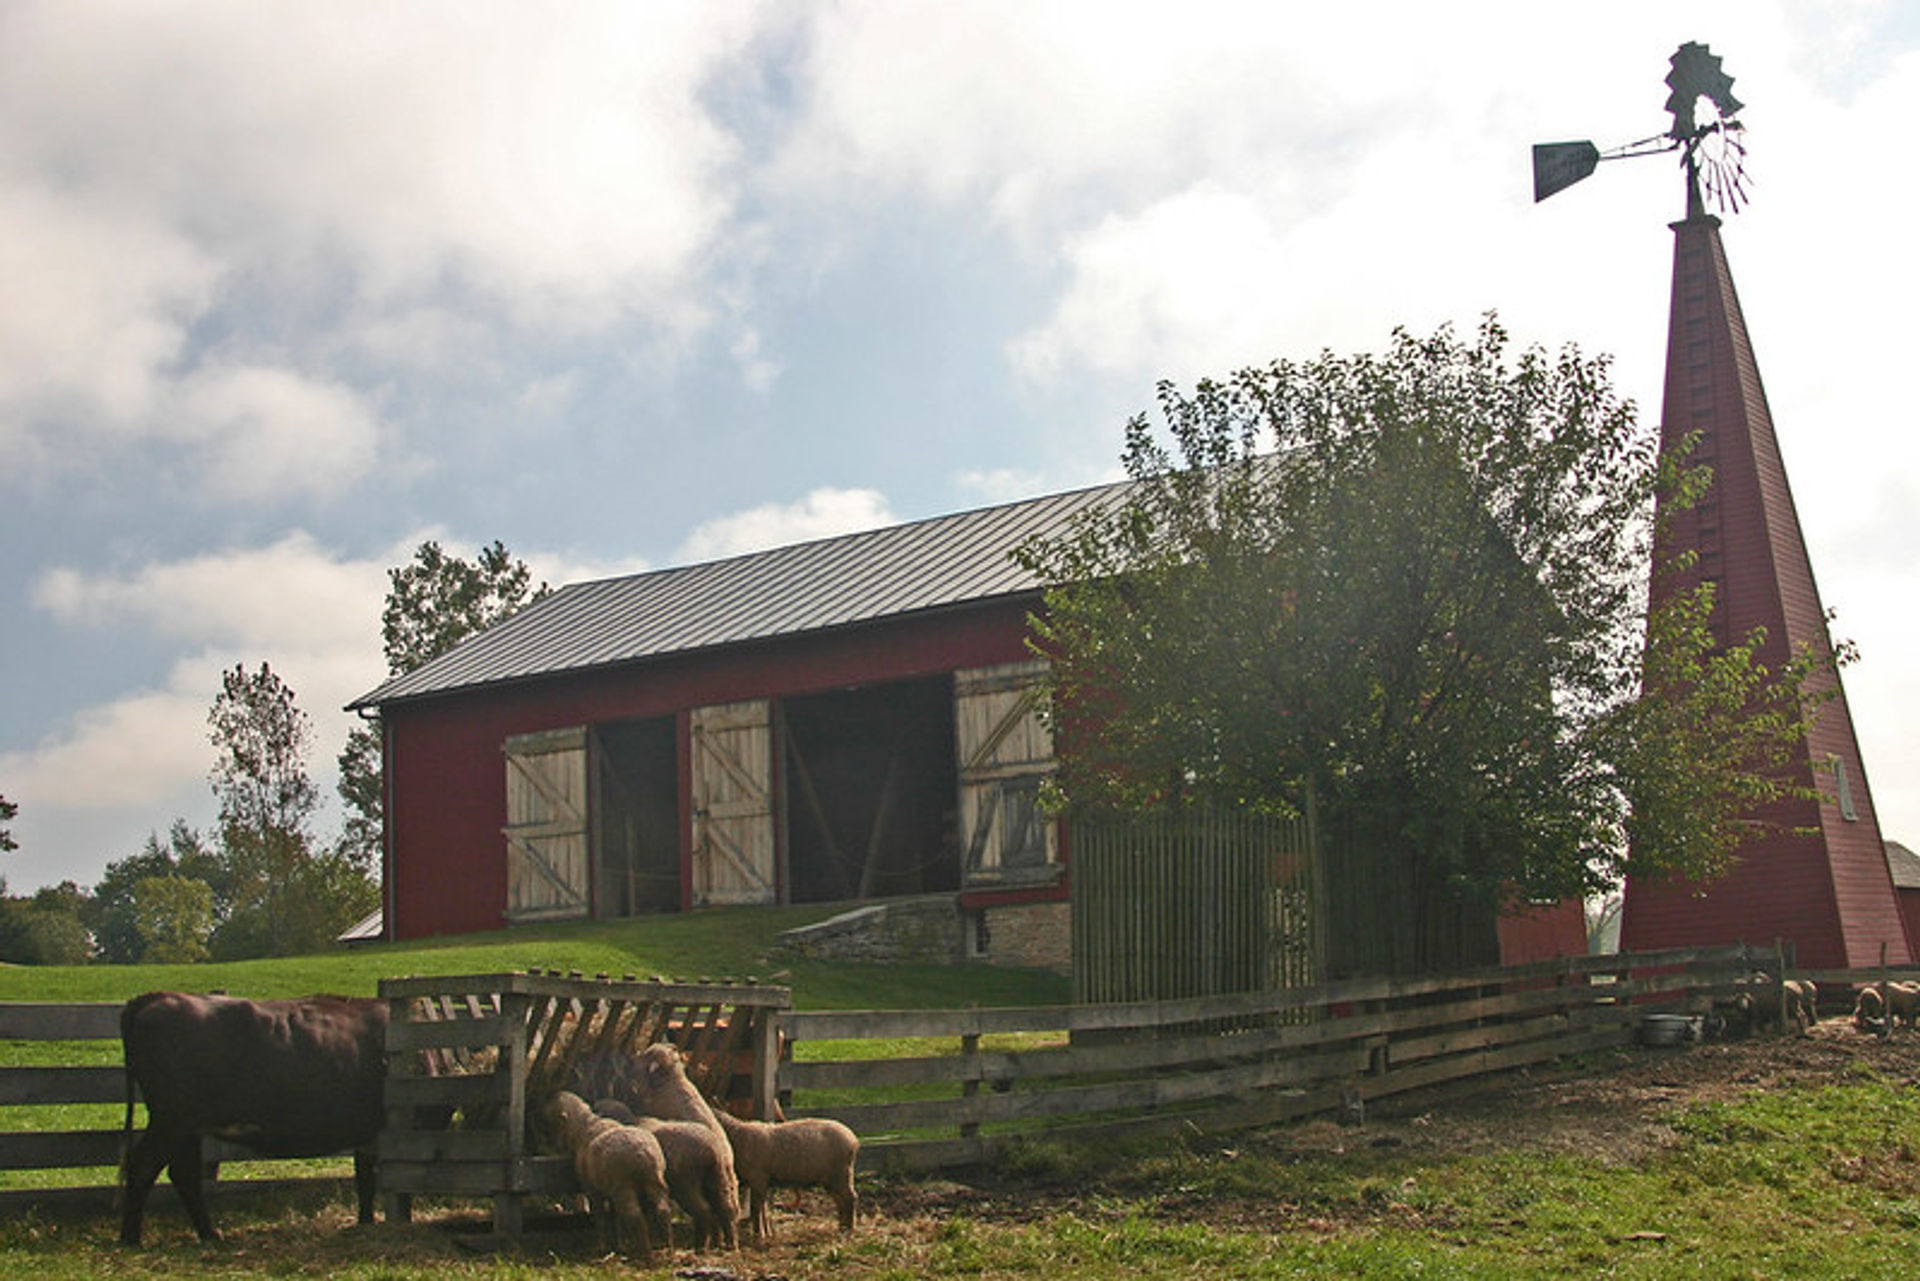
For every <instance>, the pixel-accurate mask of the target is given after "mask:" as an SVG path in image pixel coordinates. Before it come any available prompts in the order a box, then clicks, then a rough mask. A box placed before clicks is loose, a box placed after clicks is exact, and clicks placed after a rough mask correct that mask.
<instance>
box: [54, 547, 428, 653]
mask: <svg viewBox="0 0 1920 1281" xmlns="http://www.w3.org/2000/svg"><path fill="white" fill-rule="evenodd" d="M396 550H397V549H396ZM394 554H395V553H394V552H392V551H390V552H389V553H388V556H387V557H383V558H380V559H366V560H351V559H343V558H340V557H338V556H336V555H335V554H333V553H331V552H329V551H328V550H327V549H326V548H324V547H322V546H321V545H320V544H319V543H318V542H317V541H315V540H314V539H313V538H312V537H311V536H310V535H308V534H305V533H302V532H298V531H296V532H294V533H291V534H288V535H287V536H286V537H284V538H282V539H280V540H279V541H277V542H274V543H272V544H269V545H267V546H264V547H253V548H240V549H235V550H230V551H223V552H210V553H207V554H204V555H200V556H192V557H188V558H186V559H183V560H177V561H156V562H152V563H149V564H146V565H142V566H140V567H139V568H137V569H134V570H131V571H128V572H124V573H104V574H102V573H86V572H82V571H80V570H75V569H69V568H56V569H51V570H48V571H47V572H46V573H44V574H43V575H41V578H40V580H39V582H38V583H37V584H36V585H35V588H34V596H33V603H34V605H35V607H36V608H38V609H40V610H42V611H44V612H45V613H47V614H48V615H50V616H51V617H52V618H53V619H54V620H55V621H57V622H60V623H63V624H67V625H69V626H77V627H137V628H141V629H144V630H146V631H149V632H152V633H154V634H157V635H160V636H165V637H170V638H173V639H175V640H180V641H185V642H188V643H190V644H195V645H201V646H206V647H209V648H218V649H224V650H236V651H243V652H254V653H261V654H265V655H269V656H270V655H271V654H272V653H274V652H276V651H280V650H287V649H292V650H314V649H318V650H330V649H343V648H349V647H352V646H355V645H358V646H361V647H365V646H366V645H367V644H368V643H369V641H371V643H372V646H373V650H374V653H375V654H376V655H377V654H378V652H379V636H380V608H381V603H382V601H383V600H384V599H385V594H386V569H385V566H386V565H387V564H388V563H389V558H391V557H392V556H393V555H394ZM400 554H401V555H406V554H409V553H406V552H401V553H400Z"/></svg>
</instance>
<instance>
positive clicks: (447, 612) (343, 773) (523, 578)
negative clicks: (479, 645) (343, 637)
mask: <svg viewBox="0 0 1920 1281" xmlns="http://www.w3.org/2000/svg"><path fill="white" fill-rule="evenodd" d="M387 584H388V586H387V600H386V605H385V607H384V608H383V609H382V610H381V614H380V635H381V643H382V648H383V650H384V652H385V654H386V659H387V674H388V675H389V676H399V675H402V674H404V673H406V672H410V671H412V670H413V669H414V668H416V667H419V666H420V665H421V664H422V663H426V662H428V661H430V660H432V659H435V658H438V657H439V656H440V655H442V654H444V653H446V652H447V651H449V650H451V649H452V648H453V647H454V646H456V645H458V644H459V643H460V642H461V641H463V640H465V639H466V638H467V637H469V636H472V635H473V634H475V633H476V632H481V631H484V630H486V629H487V628H489V627H492V626H493V625H494V624H495V623H498V622H501V621H502V620H504V619H506V618H508V617H510V616H512V615H513V614H515V613H518V612H519V611H520V610H521V609H522V608H524V607H525V606H527V605H530V604H532V603H533V602H534V601H537V600H539V599H540V598H541V597H542V596H545V595H546V594H547V585H546V584H545V583H541V584H540V585H539V586H537V587H536V586H534V582H533V572H532V571H531V570H530V569H528V568H527V565H526V563H525V562H524V561H521V560H518V559H516V558H515V557H513V556H512V555H511V554H510V553H509V552H508V551H507V549H506V547H505V545H504V544H502V543H500V542H499V541H497V540H496V541H495V542H493V543H492V544H490V545H489V546H486V547H482V548H481V549H480V551H479V552H478V553H477V554H476V555H475V556H474V558H473V559H472V560H470V561H469V560H465V559H463V558H461V557H459V556H450V555H448V554H447V553H446V552H445V551H444V550H443V549H442V548H441V546H440V544H439V543H437V542H434V541H432V540H428V541H427V542H424V543H421V544H420V546H419V547H417V548H415V549H414V553H413V560H412V562H411V563H409V564H406V565H400V566H396V567H395V568H393V569H390V570H388V571H387ZM381 761H382V744H381V733H380V726H379V724H378V722H370V723H367V724H362V725H357V726H355V727H354V728H353V730H352V731H351V732H349V734H348V735H347V744H346V747H345V748H344V749H343V750H342V751H341V753H340V758H339V762H338V764H339V784H338V790H339V793H340V799H341V800H342V801H343V802H344V803H345V805H346V813H347V819H346V825H345V831H344V833H343V834H342V838H341V849H342V851H343V852H345V853H346V855H347V856H348V857H349V858H351V859H353V860H354V861H355V862H356V863H358V864H359V865H360V866H361V867H363V868H366V869H371V868H374V867H377V866H378V865H379V860H380V845H381V839H382V833H383V831H384V821H385V819H384V809H383V800H382V796H383V793H382V789H381Z"/></svg>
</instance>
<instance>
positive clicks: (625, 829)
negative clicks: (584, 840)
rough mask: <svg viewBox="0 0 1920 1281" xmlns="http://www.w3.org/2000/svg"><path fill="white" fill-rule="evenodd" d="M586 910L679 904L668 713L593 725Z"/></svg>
mask: <svg viewBox="0 0 1920 1281" xmlns="http://www.w3.org/2000/svg"><path fill="white" fill-rule="evenodd" d="M595 734H596V739H597V741H596V743H595V749H596V750H595V751H594V753H593V758H594V760H595V761H596V762H597V765H596V767H595V769H596V775H597V777H596V778H595V780H594V788H595V797H594V805H593V813H594V815H595V827H596V829H597V830H596V831H595V833H594V842H593V845H594V850H595V853H596V855H597V858H596V859H595V869H596V870H595V884H594V887H593V892H594V915H596V916H601V917H609V916H637V915H640V914H642V913H646V912H677V911H679V910H680V789H679V761H678V747H677V744H676V742H675V737H674V721H673V718H672V717H671V716H659V717H653V718H650V719H647V720H636V721H614V722H611V723H608V724H603V725H600V726H598V727H597V728H596V730H595Z"/></svg>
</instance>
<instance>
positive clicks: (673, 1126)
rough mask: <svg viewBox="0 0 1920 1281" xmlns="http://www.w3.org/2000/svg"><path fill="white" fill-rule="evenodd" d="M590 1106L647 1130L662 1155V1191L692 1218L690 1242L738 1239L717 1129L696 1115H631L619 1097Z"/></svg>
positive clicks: (727, 1150) (732, 1179)
mask: <svg viewBox="0 0 1920 1281" xmlns="http://www.w3.org/2000/svg"><path fill="white" fill-rule="evenodd" d="M593 1110H594V1111H595V1112H596V1113H597V1114H599V1115H600V1116H602V1117H604V1118H607V1119H608V1120H612V1121H617V1122H619V1123H621V1124H624V1125H629V1126H633V1127H635V1128H637V1129H639V1130H642V1131H643V1132H645V1133H647V1134H650V1135H652V1136H653V1138H654V1140H655V1141H656V1142H657V1143H658V1144H659V1145H660V1151H661V1154H662V1155H663V1156H664V1157H665V1158H666V1178H667V1191H668V1193H669V1194H670V1195H671V1196H672V1197H673V1200H674V1203H675V1204H676V1205H678V1206H679V1207H680V1208H681V1209H682V1210H685V1211H686V1212H687V1217H688V1218H689V1219H691V1220H692V1221H693V1244H694V1247H695V1248H696V1249H698V1248H701V1247H703V1246H707V1245H710V1244H711V1245H724V1246H727V1247H728V1248H730V1249H731V1248H733V1247H735V1246H737V1245H738V1242H739V1234H738V1228H737V1227H736V1225H737V1224H738V1222H739V1219H740V1194H739V1191H738V1185H737V1183H736V1176H735V1174H734V1163H733V1149H732V1148H731V1147H730V1146H729V1145H728V1143H727V1140H726V1138H725V1137H724V1135H723V1134H716V1133H715V1132H714V1130H713V1129H709V1128H708V1127H707V1126H705V1125H702V1124H701V1123H700V1122H698V1121H669V1120H662V1119H661V1118H659V1117H652V1116H636V1115H635V1114H634V1111H633V1109H632V1108H630V1107H628V1106H627V1105H626V1103H624V1102H622V1101H621V1100H619V1099H614V1098H606V1099H597V1100H595V1101H594V1105H593Z"/></svg>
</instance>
